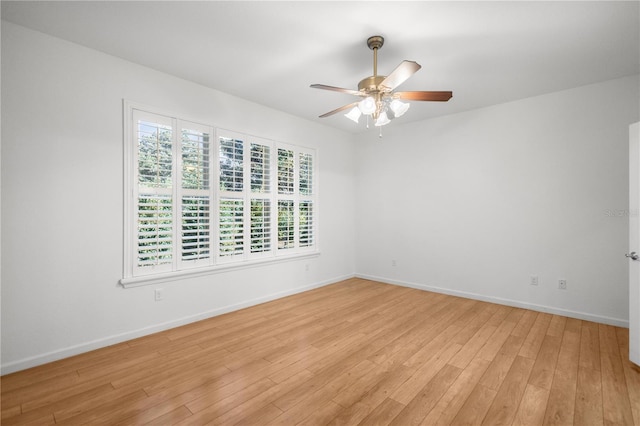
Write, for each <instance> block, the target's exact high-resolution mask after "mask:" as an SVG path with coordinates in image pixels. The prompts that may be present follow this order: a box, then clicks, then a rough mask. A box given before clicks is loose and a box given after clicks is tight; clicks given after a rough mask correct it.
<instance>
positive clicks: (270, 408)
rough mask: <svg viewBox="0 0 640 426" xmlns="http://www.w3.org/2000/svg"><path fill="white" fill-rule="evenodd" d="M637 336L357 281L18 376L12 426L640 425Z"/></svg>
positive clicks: (8, 384) (10, 392)
mask: <svg viewBox="0 0 640 426" xmlns="http://www.w3.org/2000/svg"><path fill="white" fill-rule="evenodd" d="M627 354H628V330H626V329H623V328H616V327H612V326H608V325H602V324H596V323H593V322H587V321H580V320H576V319H570V318H565V317H561V316H557V315H551V314H545V313H538V312H534V311H528V310H524V309H518V308H511V307H507V306H501V305H495V304H490V303H485V302H479V301H474V300H469V299H462V298H456V297H452V296H447V295H442V294H436V293H430V292H425V291H420V290H415V289H409V288H403V287H397V286H391V285H386V284H381V283H376V282H372V281H366V280H361V279H351V280H347V281H343V282H340V283H337V284H334V285H330V286H326V287H323V288H319V289H316V290H313V291H309V292H306V293H301V294H298V295H294V296H291V297H287V298H284V299H280V300H276V301H273V302H269V303H265V304H262V305H259V306H255V307H252V308H248V309H244V310H242V311H238V312H234V313H230V314H226V315H222V316H218V317H215V318H211V319H208V320H205V321H200V322H197V323H193V324H190V325H187V326H184V327H180V328H176V329H172V330H168V331H165V332H162V333H158V334H154V335H151V336H147V337H144V338H140V339H137V340H133V341H129V342H126V343H121V344H118V345H114V346H111V347H108V348H104V349H100V350H97V351H93V352H90V353H86V354H83V355H79V356H76V357H73V358H68V359H65V360H61V361H57V362H54V363H51V364H48V365H43V366H40V367H36V368H33V369H29V370H25V371H22V372H18V373H14V374H10V375H6V376H4V377H2V379H1V385H2V424H3V425H11V424H26V423H29V424H38V425H40V424H54V423H55V424H92V425H93V424H110V425H115V424H158V425H169V424H194V425H201V424H209V423H210V424H229V425H230V424H242V425H250V424H260V425H271V424H281V425H297V424H302V425H324V424H332V425H338V424H350V425H355V424H363V425H374V424H376V425H378V424H380V425H381V424H393V425H402V426H405V425H418V424H422V425H440V424H442V425H446V424H455V425H463V424H487V425H497V424H514V425H536V424H560V425H570V424H575V425H589V424H616V425H632V424H634V421H635V424H640V369H638V368H637V367H635V366H633V364H631V363H630V362H629V360H628V355H627Z"/></svg>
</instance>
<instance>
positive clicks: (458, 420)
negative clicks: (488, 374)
mask: <svg viewBox="0 0 640 426" xmlns="http://www.w3.org/2000/svg"><path fill="white" fill-rule="evenodd" d="M496 394H497V392H496V391H494V390H493V389H489V388H487V387H485V386H482V385H481V384H478V385H477V386H476V387H475V388H473V391H471V394H470V395H469V397H468V398H467V400H466V401H465V402H464V404H462V407H460V411H458V413H457V414H456V416H455V417H454V418H453V421H452V422H451V424H452V425H459V426H466V425H480V424H482V421H483V420H484V418H485V416H486V415H487V412H488V411H489V408H490V407H491V403H492V402H493V400H494V399H495V397H496ZM422 426H429V425H428V424H425V423H423V424H422Z"/></svg>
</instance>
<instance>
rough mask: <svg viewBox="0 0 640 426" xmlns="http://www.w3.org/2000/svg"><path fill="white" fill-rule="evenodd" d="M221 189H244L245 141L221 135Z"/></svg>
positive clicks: (237, 190) (238, 190)
mask: <svg viewBox="0 0 640 426" xmlns="http://www.w3.org/2000/svg"><path fill="white" fill-rule="evenodd" d="M219 143H220V145H219V146H220V152H219V162H220V190H221V191H231V192H242V191H243V189H244V141H243V140H242V139H239V138H233V137H223V136H221V137H220V141H219Z"/></svg>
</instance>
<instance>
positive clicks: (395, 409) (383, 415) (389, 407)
mask: <svg viewBox="0 0 640 426" xmlns="http://www.w3.org/2000/svg"><path fill="white" fill-rule="evenodd" d="M403 409H404V405H402V404H400V403H399V402H398V401H395V400H393V399H391V398H387V399H385V400H384V401H383V402H382V404H380V405H378V406H377V407H376V409H375V410H373V411H372V412H371V413H369V415H368V416H367V417H365V418H364V419H362V421H361V422H360V423H358V424H359V425H362V426H365V425H366V426H370V425H371V426H384V425H388V424H390V423H391V421H392V420H393V419H394V418H395V417H396V416H397V415H398V414H399V413H400V411H402V410H403ZM316 424H317V423H316Z"/></svg>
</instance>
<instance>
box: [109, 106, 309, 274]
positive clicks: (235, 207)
mask: <svg viewBox="0 0 640 426" xmlns="http://www.w3.org/2000/svg"><path fill="white" fill-rule="evenodd" d="M125 108H126V111H127V114H129V115H128V117H129V118H128V120H127V121H126V126H127V131H126V132H125V134H126V135H128V136H127V137H126V139H125V141H126V143H127V145H126V147H127V150H126V151H125V160H126V164H128V166H127V168H126V169H125V178H126V180H125V182H126V183H125V185H126V189H127V193H128V194H130V197H127V198H126V199H125V211H126V212H127V216H126V217H125V221H126V228H125V229H126V231H125V233H126V238H125V251H126V254H127V255H126V258H125V273H124V278H123V280H122V281H121V282H122V283H123V285H125V286H126V285H128V284H129V283H134V284H132V285H135V283H137V282H138V283H140V282H145V283H146V282H151V281H152V280H155V278H156V276H157V277H158V278H159V279H164V278H165V277H167V276H181V275H182V274H183V271H187V270H190V269H193V270H195V271H196V272H194V273H200V272H199V271H209V270H213V269H215V268H216V265H223V264H225V265H227V264H238V265H242V263H243V262H251V261H262V260H268V259H270V258H274V257H275V256H284V257H289V256H296V255H298V254H304V253H313V252H315V251H317V238H316V227H317V218H316V215H317V211H318V207H317V206H318V205H317V191H316V189H315V188H316V186H315V180H316V179H317V172H316V167H317V164H316V157H315V151H313V150H309V149H304V148H300V147H296V146H293V145H285V144H281V143H278V142H274V141H269V140H265V139H260V138H257V137H254V136H248V135H245V134H241V133H235V132H230V131H226V130H222V129H216V130H215V134H214V128H213V127H211V126H207V125H203V124H198V123H194V122H188V121H184V120H181V119H178V118H175V117H170V116H166V115H160V114H154V113H151V112H146V111H144V110H143V109H141V108H138V107H134V106H131V105H130V104H128V103H125ZM224 267H225V268H226V267H227V266H224ZM176 273H177V274H176ZM189 273H191V272H189ZM149 276H151V277H149ZM138 277H139V278H138Z"/></svg>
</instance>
